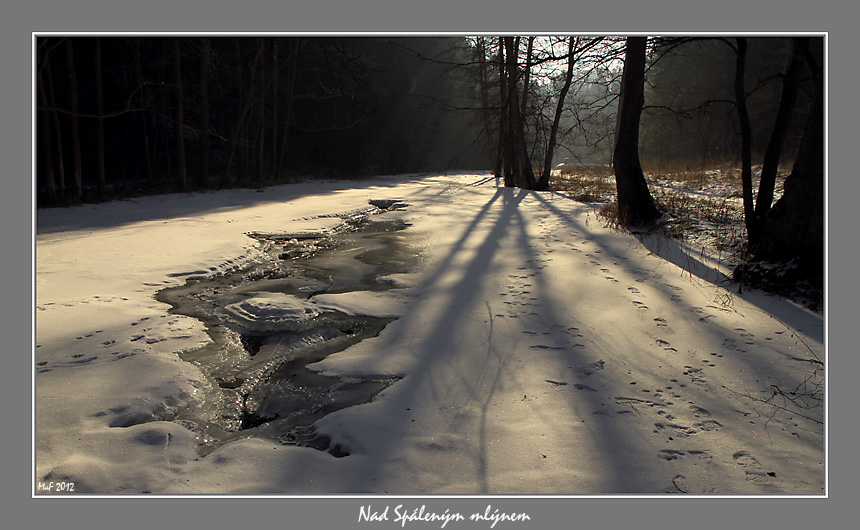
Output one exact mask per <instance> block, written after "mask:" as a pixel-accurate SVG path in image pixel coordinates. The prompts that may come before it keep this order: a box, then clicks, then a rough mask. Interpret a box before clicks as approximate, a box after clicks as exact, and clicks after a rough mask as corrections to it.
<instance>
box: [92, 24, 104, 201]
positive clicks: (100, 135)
mask: <svg viewBox="0 0 860 530" xmlns="http://www.w3.org/2000/svg"><path fill="white" fill-rule="evenodd" d="M95 46H96V53H95V55H96V57H95V62H96V112H97V113H98V115H99V117H98V119H97V120H96V122H97V123H96V125H97V127H98V129H97V142H98V153H97V164H98V172H97V175H98V189H99V199H100V200H101V199H104V197H105V194H106V185H105V124H104V118H102V117H101V116H102V115H103V114H104V88H103V87H102V39H101V37H96V42H95Z"/></svg>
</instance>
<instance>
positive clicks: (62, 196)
mask: <svg viewBox="0 0 860 530" xmlns="http://www.w3.org/2000/svg"><path fill="white" fill-rule="evenodd" d="M45 81H46V83H47V85H48V87H47V89H48V104H50V106H51V107H52V108H57V101H56V98H55V97H54V76H53V74H52V73H51V65H50V61H49V60H48V58H47V57H45ZM51 123H52V124H53V125H54V134H55V135H56V140H57V195H58V197H57V198H58V199H59V200H60V201H61V202H64V201H65V200H66V169H65V161H64V159H63V133H62V129H61V128H60V116H59V115H58V114H57V111H55V110H52V111H51Z"/></svg>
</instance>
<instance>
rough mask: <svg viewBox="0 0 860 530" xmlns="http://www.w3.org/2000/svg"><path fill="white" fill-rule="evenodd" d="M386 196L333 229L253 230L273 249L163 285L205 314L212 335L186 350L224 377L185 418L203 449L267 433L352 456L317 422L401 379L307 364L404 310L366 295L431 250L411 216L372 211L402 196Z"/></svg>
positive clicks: (184, 309)
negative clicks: (224, 270)
mask: <svg viewBox="0 0 860 530" xmlns="http://www.w3.org/2000/svg"><path fill="white" fill-rule="evenodd" d="M375 202H376V203H378V204H374V202H372V203H371V204H374V206H373V207H372V208H371V209H369V210H366V211H362V212H359V213H358V214H354V215H351V216H349V217H348V218H347V219H346V220H345V222H344V223H343V224H342V225H341V226H340V227H338V228H337V229H335V230H333V231H332V232H330V233H303V234H259V233H254V234H249V236H250V237H253V238H254V239H257V240H258V241H259V242H260V245H261V247H262V248H263V250H264V251H265V255H266V256H267V259H264V260H261V261H260V262H258V263H254V264H252V265H249V266H248V267H247V268H245V269H243V270H241V271H234V272H231V273H228V274H223V275H219V276H216V277H212V278H194V279H189V280H188V281H187V282H186V284H185V285H183V286H181V287H175V288H170V289H165V290H162V291H160V292H159V293H158V294H157V298H158V300H160V301H162V302H166V303H169V304H170V305H171V306H172V309H171V312H172V313H177V314H182V315H187V316H191V317H194V318H197V319H199V320H201V321H202V322H203V323H204V324H205V325H206V328H207V332H208V334H209V336H210V337H211V339H212V343H211V344H209V345H207V346H205V347H203V348H201V349H198V350H195V351H191V352H187V353H183V354H181V355H180V357H181V358H182V359H183V360H185V361H188V362H192V363H194V364H196V365H197V366H199V367H200V368H201V369H202V370H203V372H204V373H205V374H207V376H209V379H210V380H211V381H212V383H213V384H212V385H211V388H210V389H209V390H208V391H207V395H206V396H205V398H204V400H203V401H204V405H203V406H202V407H198V408H195V409H193V410H186V411H184V412H182V413H180V414H179V415H178V416H177V417H176V418H175V419H174V421H177V422H179V423H181V424H182V425H184V426H186V427H187V428H189V429H190V430H192V431H194V432H196V433H197V434H198V436H199V441H200V446H199V451H200V453H201V454H203V455H205V454H208V453H209V452H211V451H212V450H214V449H215V448H216V447H218V446H220V445H223V444H224V443H227V442H229V441H231V440H234V439H237V438H244V437H266V438H270V439H276V440H278V441H280V442H281V443H284V444H296V445H304V446H311V447H315V448H317V449H320V450H325V451H328V452H330V453H331V454H333V455H335V456H346V453H345V452H344V451H343V450H341V448H340V447H338V446H331V443H330V440H328V439H327V438H325V437H324V436H318V435H316V434H315V433H314V432H313V427H312V425H313V423H314V422H315V421H316V420H318V419H319V418H321V417H323V416H325V415H326V414H329V413H331V412H334V411H336V410H339V409H342V408H345V407H349V406H353V405H357V404H361V403H367V402H369V401H371V400H372V399H374V397H375V396H376V395H377V394H378V393H379V392H381V391H382V390H384V389H385V388H386V387H388V386H389V385H391V384H392V383H394V382H395V379H391V378H388V379H344V378H340V377H333V376H327V375H322V374H319V373H316V372H314V371H312V370H308V369H307V368H306V366H307V365H308V364H311V363H314V362H317V361H320V360H322V359H324V358H325V357H326V356H328V355H331V354H333V353H336V352H338V351H341V350H344V349H345V348H347V347H349V346H351V345H353V344H356V343H358V342H359V341H362V340H365V339H367V338H370V337H374V336H376V335H378V334H379V333H380V332H381V331H382V329H383V328H384V327H385V326H386V325H387V324H389V323H390V322H392V321H393V320H394V316H392V315H387V314H384V312H382V313H381V312H380V310H379V309H374V307H373V306H374V305H375V304H373V303H370V304H362V300H363V299H365V300H368V301H372V299H373V298H372V297H373V295H374V293H375V294H377V295H378V294H380V293H382V292H384V291H387V290H390V289H392V288H394V287H396V286H397V281H396V278H395V277H392V275H396V274H398V273H405V272H411V271H413V270H414V269H415V268H416V267H417V266H418V265H419V261H420V256H419V255H418V253H417V251H416V250H415V246H414V245H411V244H410V241H409V240H410V238H412V237H413V236H412V234H411V233H409V232H408V231H406V228H407V227H408V224H407V223H405V222H403V221H400V220H374V219H373V218H372V216H373V214H375V213H383V212H385V211H387V210H388V209H390V208H396V207H398V206H403V205H400V204H398V203H394V202H393V201H375ZM337 295H342V296H337ZM362 297H365V298H362ZM367 297H370V298H367ZM341 298H344V300H345V301H344V300H341Z"/></svg>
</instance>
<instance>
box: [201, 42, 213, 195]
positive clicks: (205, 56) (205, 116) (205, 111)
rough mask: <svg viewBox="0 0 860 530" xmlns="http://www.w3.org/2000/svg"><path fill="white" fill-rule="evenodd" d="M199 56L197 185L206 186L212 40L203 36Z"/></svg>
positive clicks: (209, 144) (209, 142)
mask: <svg viewBox="0 0 860 530" xmlns="http://www.w3.org/2000/svg"><path fill="white" fill-rule="evenodd" d="M201 55H202V57H201V58H200V59H201V60H200V79H199V83H200V84H199V87H200V129H201V133H200V175H199V177H198V181H199V185H200V186H201V187H202V188H204V189H205V188H206V187H208V185H209V151H210V146H211V140H210V137H209V127H210V125H209V67H210V65H211V63H212V41H210V40H209V37H203V51H202V52H201Z"/></svg>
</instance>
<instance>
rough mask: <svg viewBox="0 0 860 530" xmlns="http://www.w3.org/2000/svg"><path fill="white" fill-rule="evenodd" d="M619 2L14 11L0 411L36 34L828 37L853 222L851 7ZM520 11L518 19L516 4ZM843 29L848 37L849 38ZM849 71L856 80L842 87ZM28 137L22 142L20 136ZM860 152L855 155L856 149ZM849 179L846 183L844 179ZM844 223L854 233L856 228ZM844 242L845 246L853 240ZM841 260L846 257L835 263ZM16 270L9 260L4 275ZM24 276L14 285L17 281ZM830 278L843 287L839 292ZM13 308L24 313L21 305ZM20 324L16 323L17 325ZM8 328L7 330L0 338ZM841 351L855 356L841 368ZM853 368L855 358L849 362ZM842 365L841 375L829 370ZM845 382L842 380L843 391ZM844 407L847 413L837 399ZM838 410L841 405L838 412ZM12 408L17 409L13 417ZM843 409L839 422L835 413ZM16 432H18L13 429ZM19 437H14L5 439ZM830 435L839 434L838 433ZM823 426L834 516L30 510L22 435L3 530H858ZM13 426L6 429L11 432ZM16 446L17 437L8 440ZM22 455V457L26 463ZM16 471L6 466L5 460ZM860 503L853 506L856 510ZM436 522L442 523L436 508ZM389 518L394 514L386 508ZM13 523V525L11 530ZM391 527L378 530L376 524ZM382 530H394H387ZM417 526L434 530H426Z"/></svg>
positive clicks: (9, 478) (260, 508)
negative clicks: (455, 520) (464, 521)
mask: <svg viewBox="0 0 860 530" xmlns="http://www.w3.org/2000/svg"><path fill="white" fill-rule="evenodd" d="M626 1H627V0H625V3H621V2H618V1H615V2H599V3H595V4H592V5H581V4H580V5H578V4H575V3H574V2H571V1H569V0H567V1H565V2H547V3H545V4H546V5H542V3H540V2H538V3H536V2H534V1H530V2H527V3H524V5H520V6H517V5H513V3H512V2H510V1H509V0H504V1H496V2H491V1H489V0H480V1H479V2H470V3H468V4H467V3H465V2H462V1H459V2H453V1H450V0H444V1H442V2H440V1H438V0H436V1H433V2H425V3H424V4H421V5H418V6H413V5H410V6H408V7H407V6H406V4H405V3H404V2H402V0H401V1H397V0H384V1H378V0H377V1H369V2H368V1H365V2H355V1H353V2H348V1H346V0H339V1H338V2H326V1H316V2H303V3H301V4H300V5H299V4H286V3H283V4H279V3H276V2H274V0H268V1H262V2H260V1H256V0H242V1H241V2H233V3H228V2H226V1H225V0H214V1H209V2H204V1H202V0H195V1H193V2H177V1H176V0H170V1H168V0H150V1H148V2H143V3H138V4H133V5H123V6H119V5H118V4H117V3H116V2H112V1H108V0H97V1H93V0H88V1H78V2H63V1H60V0H51V1H47V0H32V1H30V2H28V3H26V4H24V3H19V4H18V5H16V6H15V7H14V8H6V9H5V10H4V11H5V13H4V17H3V21H2V22H0V25H2V31H0V39H2V46H0V55H2V59H3V61H2V64H3V66H4V70H5V73H6V76H5V77H4V83H3V84H4V86H6V87H8V88H11V89H7V90H6V91H4V92H5V94H6V97H4V98H3V101H2V105H3V113H2V116H4V118H5V119H4V124H3V129H2V131H3V138H2V142H0V145H2V146H3V152H4V154H8V155H12V154H13V153H14V156H5V157H3V164H2V166H0V167H2V171H3V172H4V173H5V175H4V177H5V184H6V185H7V186H8V187H7V190H8V191H7V192H6V193H4V194H3V208H2V210H0V211H2V215H3V220H4V221H5V222H4V223H3V227H4V234H3V235H4V241H5V242H7V243H11V245H10V246H11V248H12V249H13V251H12V252H8V251H7V252H6V258H7V260H6V261H7V264H8V267H9V268H8V269H7V270H8V271H10V272H11V273H12V274H7V276H6V278H8V279H7V280H5V284H6V287H7V288H8V287H11V291H12V293H11V294H12V296H11V297H9V298H7V300H11V301H12V305H10V304H9V303H8V302H7V304H6V310H5V311H4V316H5V318H4V319H3V320H4V331H5V330H9V329H14V330H16V331H15V333H11V334H4V335H5V336H4V338H5V339H6V342H5V344H6V348H4V352H3V354H4V355H5V356H6V358H4V363H10V364H8V365H6V366H9V367H10V368H11V371H7V376H8V375H11V377H10V378H9V379H11V380H12V381H11V384H6V385H3V388H2V392H3V398H4V400H3V402H4V403H16V402H20V401H21V398H20V396H21V395H23V394H27V395H31V385H30V384H29V382H30V379H29V378H24V377H20V376H17V375H16V374H24V373H26V374H31V373H32V366H30V352H31V348H32V347H31V334H30V333H26V334H25V333H23V332H22V330H24V329H28V330H29V329H30V323H31V317H32V314H31V312H30V311H26V312H25V311H20V310H16V309H17V308H19V307H28V308H30V307H31V303H28V301H29V300H31V289H30V288H29V287H30V286H29V285H28V284H27V282H24V281H21V280H20V279H18V278H17V276H19V275H20V277H22V278H23V277H28V278H32V261H31V260H32V258H33V245H32V231H31V230H27V229H25V228H24V225H25V222H24V221H22V220H23V219H26V220H27V221H28V223H26V224H29V221H31V220H32V215H33V213H32V207H31V202H32V201H31V200H30V201H26V200H24V199H23V197H28V198H31V197H32V183H31V181H30V179H29V178H28V177H29V175H30V174H31V171H30V167H31V164H30V162H31V159H30V157H29V153H30V140H31V135H32V128H31V127H30V124H31V113H30V105H31V99H30V94H31V86H32V85H31V76H30V75H29V74H30V72H31V68H30V57H31V42H32V41H31V38H32V32H33V31H40V32H43V31H158V32H166V31H235V32H248V31H292V32H308V31H318V32H332V31H349V32H354V31H366V32H439V31H445V32H455V33H460V32H463V33H473V32H490V33H499V32H517V33H573V32H601V33H603V32H610V33H625V32H641V31H648V32H650V33H652V34H653V33H660V32H663V31H685V32H686V31H691V32H692V31H696V32H702V31H714V32H760V31H780V32H798V31H804V32H806V31H814V32H822V31H826V32H828V33H829V45H830V46H829V51H830V62H829V64H830V65H831V66H834V65H848V66H849V68H846V69H845V70H844V71H843V70H839V71H834V72H833V73H832V75H831V76H830V92H829V105H830V106H829V108H830V109H834V110H835V111H836V112H833V113H830V116H831V117H832V119H831V121H830V128H829V133H830V135H829V149H830V150H829V152H830V159H829V174H830V175H831V178H830V184H831V186H830V189H835V190H836V191H837V192H838V193H831V194H830V201H831V202H830V204H829V212H831V219H832V218H833V216H835V215H844V214H843V213H842V212H851V209H850V204H849V203H848V202H849V201H851V200H852V198H853V196H854V194H853V193H851V191H853V190H850V189H847V188H846V187H848V186H851V185H852V184H853V185H854V186H856V179H854V178H851V177H853V176H854V173H853V172H851V171H850V168H849V166H848V161H847V160H846V158H847V157H845V156H839V155H840V154H841V153H852V154H853V153H854V152H856V149H857V148H856V146H855V145H853V140H854V136H853V135H851V134H850V132H851V131H852V128H851V126H852V125H853V124H854V123H856V118H857V116H856V106H851V105H848V106H842V104H841V103H842V102H846V101H849V100H848V93H847V91H848V90H850V89H852V88H854V87H856V86H857V85H856V83H854V81H856V79H854V77H855V76H856V74H855V73H853V68H851V67H850V66H851V65H854V64H855V61H854V60H853V57H852V55H853V54H854V53H855V51H856V41H855V40H852V41H849V42H844V41H847V39H844V38H842V36H843V35H848V31H850V30H853V29H854V28H850V27H849V25H853V20H854V17H852V16H850V15H852V14H853V13H850V12H848V10H847V9H845V8H843V6H845V5H847V4H846V3H843V2H835V1H834V2H821V1H817V2H807V3H805V4H801V3H799V2H796V1H794V0H792V1H790V2H780V3H777V2H754V1H750V0H721V1H720V2H714V3H713V4H711V5H708V6H706V7H701V6H696V7H691V3H690V2H688V1H681V0H673V1H664V0H660V1H651V2H636V3H631V5H625V4H626ZM509 4H510V5H509ZM840 30H843V31H840ZM846 71H852V73H851V74H849V75H848V78H846ZM25 131H26V133H25ZM849 142H850V144H849ZM848 175H851V177H847V176H848ZM849 222H850V221H849ZM828 228H829V230H830V233H831V234H833V235H834V236H835V237H833V238H832V239H833V240H842V238H840V237H838V236H845V237H851V236H850V235H849V234H845V233H844V231H845V230H847V229H850V228H848V227H847V226H845V225H839V224H838V223H837V222H831V223H829V225H828ZM848 241H851V240H850V239H849V240H848ZM831 250H832V252H831V253H830V255H831V256H838V255H839V253H841V252H843V250H842V249H840V248H834V249H831ZM9 256H14V258H13V259H12V260H11V261H9V260H8V258H9ZM839 257H842V258H843V259H838V258H831V259H830V260H829V265H830V271H831V276H830V279H829V285H838V284H837V283H836V282H837V281H838V279H839V278H840V277H841V274H843V273H845V272H846V268H847V267H850V263H851V262H850V260H848V259H844V258H846V256H839ZM13 278H14V279H13ZM834 278H836V280H835V281H834ZM828 294H829V293H828ZM849 296H850V294H849V293H847V292H845V290H841V291H839V292H837V294H836V296H835V297H834V298H835V299H830V301H829V304H828V310H829V312H828V327H829V332H830V333H829V337H828V339H829V348H828V351H829V352H836V355H835V356H833V357H832V358H829V359H828V361H829V365H828V372H830V373H833V374H834V377H832V378H829V388H830V390H829V401H830V402H831V403H834V404H835V405H833V406H831V407H830V408H829V417H830V418H841V417H842V414H841V413H840V412H844V411H843V410H842V408H843V407H848V406H851V399H850V398H851V396H850V395H843V394H846V393H847V392H846V391H843V390H842V389H844V388H846V387H847V386H848V385H847V384H846V385H842V384H841V383H842V378H843V377H847V376H848V374H850V373H857V372H856V371H854V370H852V368H856V366H848V365H847V363H849V362H854V363H856V359H855V357H854V356H853V355H850V354H851V353H854V351H856V347H855V348H853V349H849V348H848V344H847V340H846V337H844V336H842V337H840V336H839V333H838V330H841V329H847V325H848V322H847V319H848V318H850V316H853V315H852V314H851V313H849V312H848V311H845V309H847V308H849V307H850V306H849V305H848V304H849V303H850V299H848V297H849ZM18 304H19V305H18ZM10 319H11V321H10ZM6 323H9V324H6ZM843 352H845V354H847V355H843ZM848 355H850V356H851V358H846V356H848ZM834 367H835V368H836V369H835V370H834ZM846 383H847V382H846ZM840 398H842V399H840ZM840 403H843V404H844V405H840ZM7 408H8V405H7ZM834 410H837V411H839V412H834ZM29 412H30V410H29V409H23V410H18V411H16V412H14V414H13V416H14V417H12V418H8V417H7V419H6V421H7V422H10V423H11V424H12V425H30V414H29ZM10 420H11V421H10ZM10 423H7V425H9V424H10ZM828 423H830V422H828ZM839 423H840V422H837V424H836V425H829V426H828V433H829V440H830V441H831V443H830V445H829V454H828V458H829V461H830V463H831V464H834V465H832V466H831V469H830V475H829V499H828V500H826V501H823V502H824V504H821V503H817V504H814V505H813V504H811V503H814V502H816V501H815V500H806V499H797V500H793V499H760V500H752V499H728V500H726V499H714V500H711V499H643V498H637V499H591V498H588V499H586V498H583V499H577V498H574V499H569V498H565V499H541V498H534V499H530V498H499V497H494V498H490V499H483V498H444V499H443V498H418V499H415V498H413V499H395V498H385V499H373V498H335V499H317V498H308V499H153V500H145V499H92V500H77V501H75V500H71V499H45V500H42V499H36V500H33V499H31V498H30V492H31V491H32V484H31V479H32V468H31V454H32V440H31V436H22V435H19V434H18V432H21V431H22V429H17V430H16V432H15V436H14V437H13V439H12V441H11V443H12V444H13V445H12V450H11V451H10V450H9V447H10V446H9V445H8V443H9V442H7V443H4V446H5V450H4V451H3V452H2V454H3V459H4V466H3V468H4V470H6V473H5V474H4V480H3V486H2V487H3V491H2V493H3V495H2V496H0V499H2V508H3V512H4V519H5V520H6V521H9V520H10V519H11V523H12V525H11V526H12V527H27V526H30V525H26V524H15V523H17V521H18V520H19V519H20V520H22V522H23V521H24V520H29V519H34V520H37V521H38V525H39V526H40V527H43V528H56V527H57V526H59V525H60V524H62V525H64V526H67V525H69V524H71V525H72V526H73V527H78V526H80V525H81V524H84V525H86V526H87V527H89V528H92V529H96V530H98V529H102V528H151V527H152V526H156V525H165V524H166V525H168V526H172V527H181V526H186V525H189V526H191V527H195V528H196V527H203V526H210V525H217V527H218V528H223V527H233V526H238V525H242V526H248V525H258V524H265V523H269V524H270V525H272V526H273V527H284V528H292V527H297V528H303V527H309V526H311V525H310V523H314V526H316V524H320V525H321V527H323V528H330V527H337V528H340V527H344V526H347V527H349V526H368V524H367V523H365V524H363V525H358V524H357V523H356V521H357V516H358V512H359V506H361V505H363V504H367V503H374V504H381V503H383V502H384V503H386V504H390V505H392V507H393V506H396V505H397V504H401V503H402V504H404V505H407V506H420V505H421V504H426V505H427V507H428V509H435V510H438V511H443V510H444V509H445V508H449V509H450V510H451V511H461V512H463V513H472V512H474V511H480V510H483V508H484V507H485V505H486V504H492V505H493V506H494V507H500V508H502V510H503V511H506V512H525V513H528V514H530V515H531V517H532V520H531V521H529V522H528V523H524V524H518V525H516V526H518V527H522V528H555V527H558V526H559V525H560V524H563V523H567V526H571V527H574V528H589V529H590V528H604V527H606V528H625V527H628V526H633V525H636V526H637V527H638V526H640V525H642V524H645V525H646V526H651V523H653V524H654V525H655V526H657V525H660V526H662V525H663V524H669V525H678V524H683V525H686V524H691V525H694V526H696V527H717V526H720V527H722V526H725V525H729V524H737V525H739V526H745V527H762V526H764V527H766V528H772V527H773V528H775V527H779V528H801V527H809V526H813V525H814V526H825V527H827V526H830V525H828V524H827V523H828V522H836V521H841V520H842V519H843V518H844V519H845V520H850V518H848V517H847V514H846V513H844V512H847V511H848V510H849V509H850V508H851V506H850V505H847V502H849V499H851V498H852V497H853V495H851V492H852V491H853V488H851V487H850V486H849V484H848V483H847V479H849V478H850V474H849V472H850V471H851V470H853V469H851V468H850V467H849V466H856V464H855V460H854V459H852V458H848V459H846V460H842V459H839V457H838V455H840V454H843V452H842V451H840V450H839V449H840V448H845V446H846V445H847V444H851V443H852V440H853V439H855V438H854V436H852V435H855V434H856V427H850V429H851V430H850V431H849V432H845V431H846V429H845V425H844V424H845V423H848V424H853V423H854V422H852V421H848V422H841V423H842V424H839ZM7 428H8V427H7ZM7 432H8V431H7ZM25 455H26V457H25ZM9 460H11V461H9ZM849 495H851V497H849ZM440 508H441V510H440ZM392 509H393V508H392ZM7 524H8V523H7ZM373 526H381V525H373ZM384 526H387V525H384ZM410 526H415V527H421V528H437V526H435V525H433V526H428V525H423V524H420V523H412V524H411V525H410ZM513 526H514V525H513V524H511V523H502V524H499V525H497V527H499V528H504V527H513ZM461 527H475V528H480V526H478V525H454V524H451V525H448V526H447V527H446V528H461Z"/></svg>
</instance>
